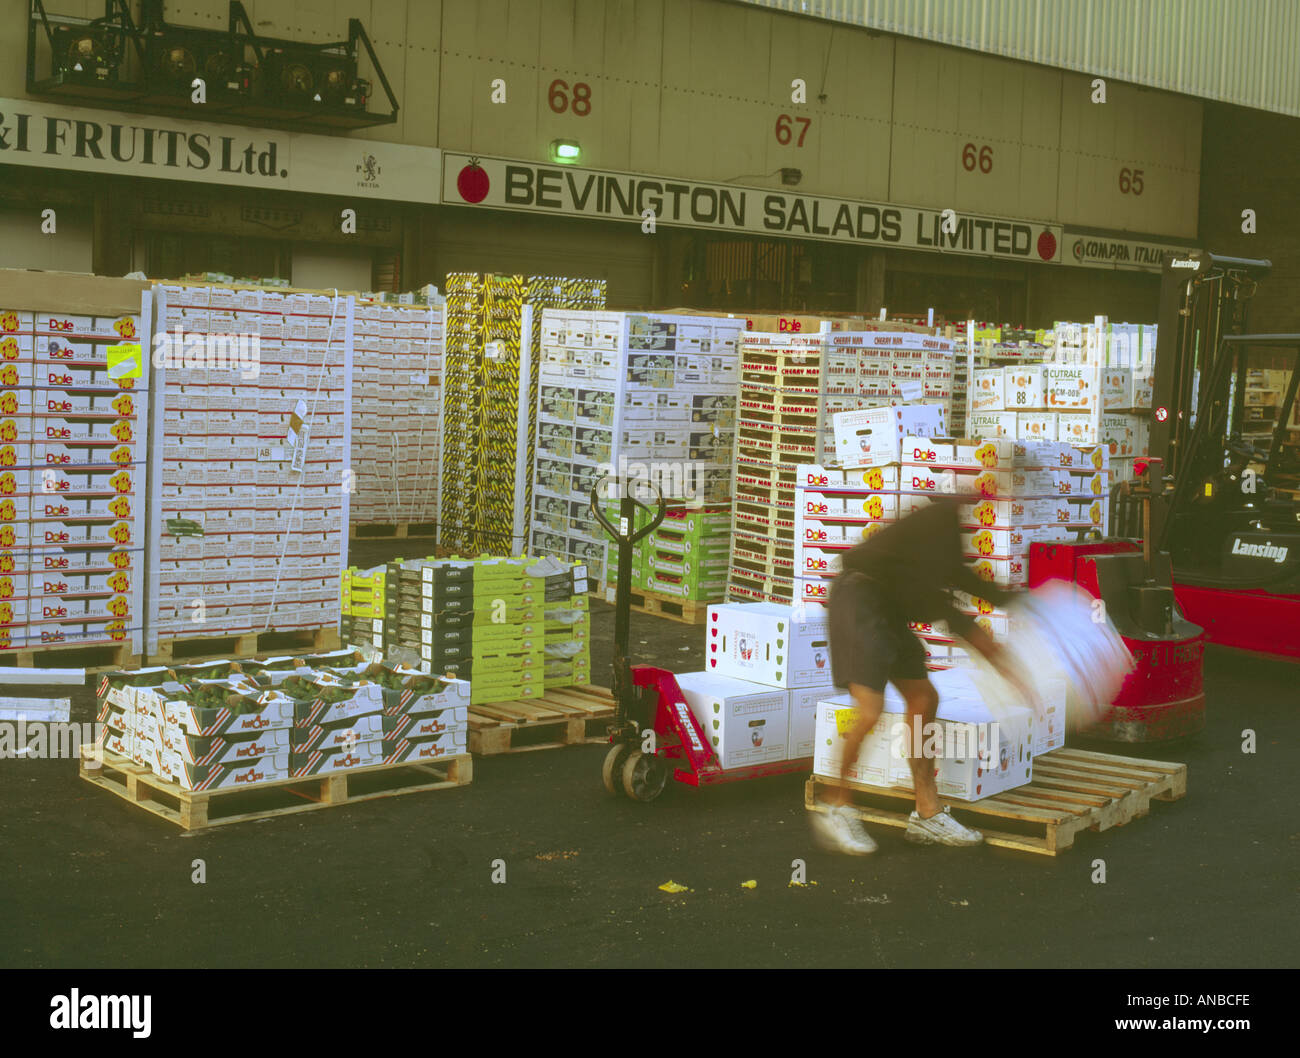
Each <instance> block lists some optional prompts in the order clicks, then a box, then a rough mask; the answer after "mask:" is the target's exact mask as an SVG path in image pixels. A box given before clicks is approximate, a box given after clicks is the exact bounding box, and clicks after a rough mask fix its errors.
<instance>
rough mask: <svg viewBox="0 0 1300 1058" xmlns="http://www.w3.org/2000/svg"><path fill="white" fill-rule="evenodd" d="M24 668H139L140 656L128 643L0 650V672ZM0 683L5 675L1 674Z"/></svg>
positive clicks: (107, 670)
mask: <svg viewBox="0 0 1300 1058" xmlns="http://www.w3.org/2000/svg"><path fill="white" fill-rule="evenodd" d="M15 666H16V667H17V668H25V669H85V670H86V671H87V672H114V671H116V670H118V669H135V668H139V667H140V655H139V654H135V653H132V651H131V646H130V644H129V643H100V644H86V645H82V644H80V643H70V644H68V645H67V646H62V647H34V648H31V649H25V648H18V649H14V650H3V651H0V673H3V671H4V670H5V669H6V668H9V667H15ZM0 683H4V677H3V676H0Z"/></svg>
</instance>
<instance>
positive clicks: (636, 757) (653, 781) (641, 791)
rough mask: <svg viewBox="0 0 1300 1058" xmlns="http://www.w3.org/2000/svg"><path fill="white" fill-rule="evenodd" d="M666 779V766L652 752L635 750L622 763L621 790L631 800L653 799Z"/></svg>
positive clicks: (661, 788)
mask: <svg viewBox="0 0 1300 1058" xmlns="http://www.w3.org/2000/svg"><path fill="white" fill-rule="evenodd" d="M667 781H668V766H667V765H666V764H664V762H663V761H662V760H660V759H659V758H658V757H656V756H655V755H654V754H653V753H642V752H641V751H640V750H637V751H635V752H634V753H632V754H631V756H629V757H628V758H627V760H626V761H625V762H624V764H623V792H624V793H625V794H627V795H628V797H630V798H632V800H633V801H653V800H654V799H655V798H656V797H658V796H659V795H660V794H661V793H663V792H664V784H665V783H667Z"/></svg>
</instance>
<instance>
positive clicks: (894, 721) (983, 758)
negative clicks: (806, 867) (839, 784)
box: [813, 670, 1038, 801]
mask: <svg viewBox="0 0 1300 1058" xmlns="http://www.w3.org/2000/svg"><path fill="white" fill-rule="evenodd" d="M932 679H933V682H934V684H935V687H936V689H937V690H938V692H939V709H938V717H937V723H938V725H939V733H940V734H941V736H942V747H940V746H938V745H935V744H933V743H931V744H930V745H929V746H928V747H927V744H926V737H927V734H928V733H927V732H924V731H923V732H921V733H920V734H921V738H920V745H919V746H917V745H916V744H915V739H914V737H913V735H912V733H911V731H910V729H909V728H908V727H907V725H906V721H905V720H904V711H905V709H904V704H903V700H902V698H901V697H899V696H898V694H897V692H896V691H895V690H894V688H893V687H892V686H891V687H888V688H887V689H886V692H885V710H884V712H883V713H882V714H881V716H880V719H879V720H878V721H877V722H876V725H875V727H873V728H872V729H871V731H870V732H869V733H868V735H867V737H866V738H865V739H863V741H862V747H861V749H860V751H859V753H858V759H857V760H856V761H855V762H854V763H853V764H851V765H850V766H849V768H848V772H847V778H848V779H849V780H850V781H851V782H854V783H857V784H861V785H865V786H876V787H897V788H899V789H903V790H908V791H911V790H913V789H914V784H913V781H912V772H911V767H910V765H909V763H908V757H909V756H914V755H916V752H915V751H916V750H917V749H920V750H922V752H926V751H927V750H928V751H930V752H932V753H933V754H934V756H935V757H936V760H935V786H936V787H937V790H938V793H939V796H940V797H944V798H952V799H954V800H959V801H978V800H982V799H983V798H985V797H989V796H992V795H994V794H998V793H1003V792H1005V791H1007V790H1011V789H1014V788H1015V787H1017V786H1024V785H1025V784H1026V783H1029V782H1031V781H1032V779H1033V758H1034V757H1035V756H1037V755H1038V750H1037V749H1036V748H1035V738H1036V721H1035V719H1034V716H1033V713H1032V712H1031V711H1030V710H1029V709H1027V708H1024V707H1019V706H1008V707H1003V708H1001V709H999V710H998V711H997V712H996V713H995V712H993V711H991V710H990V709H989V708H988V706H987V705H986V704H985V702H984V697H983V694H982V693H981V690H980V688H979V687H978V685H977V683H976V682H975V681H973V680H972V679H971V678H970V677H969V676H968V675H967V674H966V673H964V672H962V671H960V670H953V671H951V672H937V673H934V674H933V676H932ZM855 720H856V713H855V710H854V708H853V701H852V699H851V698H850V697H849V696H848V695H847V694H841V695H834V696H829V695H828V696H826V697H823V698H822V699H820V700H819V701H818V703H817V713H816V727H815V731H816V734H815V738H816V752H815V754H814V756H813V773H814V774H816V775H820V776H822V777H824V778H829V779H835V780H838V779H839V778H840V770H841V767H842V762H843V759H844V743H845V740H846V739H847V737H848V734H849V732H850V731H851V730H852V728H853V725H854V722H855Z"/></svg>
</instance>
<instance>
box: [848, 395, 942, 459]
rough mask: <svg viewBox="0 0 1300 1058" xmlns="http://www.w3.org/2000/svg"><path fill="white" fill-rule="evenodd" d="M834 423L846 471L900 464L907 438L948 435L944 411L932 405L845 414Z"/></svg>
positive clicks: (862, 410)
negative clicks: (908, 436)
mask: <svg viewBox="0 0 1300 1058" xmlns="http://www.w3.org/2000/svg"><path fill="white" fill-rule="evenodd" d="M831 422H832V424H833V430H834V435H835V455H836V457H837V458H838V459H839V461H840V462H841V463H842V464H844V465H845V466H846V467H874V466H884V465H886V464H888V463H897V462H898V461H899V452H900V449H901V447H902V442H903V437H904V435H914V436H920V437H934V436H936V435H939V434H942V433H943V431H944V414H943V408H941V407H937V406H935V405H930V404H916V405H908V404H900V405H897V406H895V407H891V408H863V409H860V410H858V411H842V412H837V413H835V414H834V415H832V416H831Z"/></svg>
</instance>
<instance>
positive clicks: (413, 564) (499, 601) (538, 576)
mask: <svg viewBox="0 0 1300 1058" xmlns="http://www.w3.org/2000/svg"><path fill="white" fill-rule="evenodd" d="M588 590H589V584H588V581H587V572H586V568H585V567H584V566H581V565H576V566H575V565H569V564H565V563H557V562H555V561H554V560H549V559H542V560H538V559H525V558H480V559H421V560H416V561H403V562H393V563H390V564H389V565H388V568H387V571H386V573H385V577H384V609H385V616H384V618H383V622H384V642H385V646H386V647H389V646H394V645H396V646H399V647H405V648H407V649H410V650H414V651H417V652H418V653H419V656H420V659H421V665H422V667H424V668H425V669H426V671H429V672H434V673H447V674H450V675H455V676H457V677H459V678H461V679H465V680H468V681H469V683H470V695H471V701H472V702H473V703H474V704H478V703H481V702H505V701H514V700H516V699H520V698H537V697H540V696H541V695H542V694H543V692H544V689H545V687H546V686H547V676H548V674H549V675H550V676H551V677H553V680H552V682H551V684H550V685H552V686H554V685H555V682H556V681H561V680H562V681H564V682H565V683H567V684H572V683H575V682H577V683H581V682H586V680H587V678H588V676H589V674H590V647H589V643H590V633H591V626H590V616H589V613H588V610H587V606H586V600H585V599H578V598H577V597H578V596H585V594H586V592H587V591H588ZM551 662H556V664H551Z"/></svg>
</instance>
